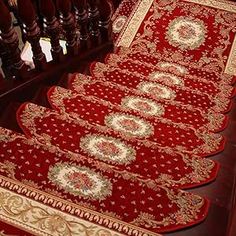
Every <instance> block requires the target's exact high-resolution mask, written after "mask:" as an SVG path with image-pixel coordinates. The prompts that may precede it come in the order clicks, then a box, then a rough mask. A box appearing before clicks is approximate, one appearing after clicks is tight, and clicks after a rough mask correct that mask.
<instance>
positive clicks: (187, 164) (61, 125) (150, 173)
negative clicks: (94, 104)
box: [17, 97, 218, 188]
mask: <svg viewBox="0 0 236 236" xmlns="http://www.w3.org/2000/svg"><path fill="white" fill-rule="evenodd" d="M77 98H78V97H77ZM65 100H66V99H65ZM54 106H55V105H54ZM89 106H90V105H88V107H89ZM90 107H91V106H90ZM85 113H87V112H86V111H85ZM70 114H71V113H70ZM74 117H75V116H74ZM17 119H18V121H19V124H20V126H21V127H22V129H23V130H24V132H25V133H26V134H27V135H28V136H30V137H34V138H37V139H38V140H39V141H41V142H43V143H46V144H47V145H48V144H50V145H53V146H56V147H58V148H59V149H60V150H61V151H64V152H66V153H67V152H69V153H73V154H83V155H87V156H89V157H90V158H91V159H97V160H99V161H103V162H106V163H108V164H110V166H114V168H115V167H117V173H124V174H125V173H127V174H129V175H131V173H132V176H133V178H137V179H140V181H141V180H142V179H144V178H145V179H147V180H148V181H149V182H150V183H151V182H156V183H158V184H162V185H163V186H168V187H170V186H172V187H183V188H186V187H193V186H196V185H199V184H203V183H205V182H209V181H211V180H213V179H214V178H215V177H216V174H217V169H218V165H217V164H216V163H215V162H213V161H211V160H208V159H202V158H200V157H197V156H196V155H189V154H187V153H183V152H181V151H177V150H175V149H174V148H171V147H165V146H161V145H158V144H155V147H154V145H152V144H150V142H148V141H146V140H144V141H138V140H137V139H135V138H132V137H129V136H126V137H125V138H123V139H121V138H120V137H119V135H116V134H115V133H114V132H112V131H109V129H106V128H105V127H102V126H101V125H98V124H97V125H92V124H89V123H88V122H86V121H85V120H86V119H85V120H81V119H80V118H79V116H76V119H73V118H71V116H70V115H68V113H62V114H59V113H58V112H55V111H53V110H50V109H47V108H44V107H40V106H37V105H35V104H32V103H29V104H23V105H22V106H21V107H20V108H19V110H18V113H17ZM63 130H64V131H63ZM121 137H124V136H122V135H121ZM157 163H158V164H157ZM104 168H105V165H104ZM173 170H174V171H173Z"/></svg>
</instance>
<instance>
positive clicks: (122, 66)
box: [0, 0, 236, 236]
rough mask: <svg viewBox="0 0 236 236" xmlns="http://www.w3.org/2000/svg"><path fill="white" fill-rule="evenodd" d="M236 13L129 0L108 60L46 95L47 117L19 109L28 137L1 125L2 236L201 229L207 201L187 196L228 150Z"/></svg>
mask: <svg viewBox="0 0 236 236" xmlns="http://www.w3.org/2000/svg"><path fill="white" fill-rule="evenodd" d="M234 12H236V4H234V3H232V2H229V1H223V0H221V1H215V0H211V1H200V0H168V1H167V0H132V1H129V0H124V1H123V3H122V4H121V6H120V8H119V9H118V10H117V12H116V14H115V15H114V17H113V18H114V23H113V30H114V39H115V40H116V46H117V48H116V50H115V52H114V53H113V54H109V55H108V56H107V57H106V60H105V63H100V62H99V63H98V62H94V63H92V64H91V67H90V72H91V76H86V75H82V74H79V73H75V74H72V75H70V77H69V79H68V88H69V89H70V90H68V89H65V88H62V87H58V86H54V87H52V88H50V89H49V91H48V94H47V95H48V101H49V103H50V105H51V107H52V109H50V108H46V107H42V106H39V105H36V104H33V103H24V104H22V105H21V106H20V108H19V110H18V112H17V120H18V123H19V125H20V127H21V128H22V130H23V132H24V133H25V136H24V135H22V134H18V133H15V132H13V131H10V130H6V129H4V128H0V147H1V148H0V157H1V161H0V232H1V233H4V234H16V235H29V234H37V235H62V234H63V235H72V236H75V235H80V236H84V235H89V236H102V235H106V236H108V235H109V236H122V235H123V236H124V235H130V236H157V235H159V233H163V232H170V231H174V230H178V229H182V228H185V227H189V226H191V225H195V224H197V223H199V222H201V221H203V220H204V219H205V217H206V216H207V212H208V208H209V202H208V200H207V199H205V198H204V197H203V196H198V195H195V194H192V193H189V192H185V191H183V190H181V189H189V188H192V187H197V186H199V185H203V184H206V183H209V182H211V181H213V180H215V178H216V176H217V172H218V169H219V165H218V163H217V162H215V161H213V160H211V159H210V157H208V156H210V155H213V154H215V153H218V152H220V151H222V150H223V149H224V144H225V139H224V137H223V136H222V135H221V134H218V133H217V132H219V131H222V130H223V129H225V127H226V126H227V123H228V118H227V115H226V114H225V113H226V112H228V111H229V110H230V109H231V106H232V101H231V100H232V98H233V96H234V95H235V89H234V87H233V84H234V82H235V75H236V66H235V63H234V61H235V55H234V54H235V53H234V52H235V50H236V39H235V38H234V36H235V32H234V30H235V27H236V14H235V13H234ZM213 158H214V157H213ZM2 226H3V227H4V229H3V231H1V230H2V228H1V227H2Z"/></svg>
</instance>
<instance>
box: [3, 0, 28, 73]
mask: <svg viewBox="0 0 236 236" xmlns="http://www.w3.org/2000/svg"><path fill="white" fill-rule="evenodd" d="M0 12H1V15H0V30H1V34H0V36H1V57H2V60H3V70H4V73H5V74H9V71H7V70H8V69H9V70H10V72H11V74H12V75H13V76H14V75H16V76H17V77H23V76H24V74H25V72H26V71H27V66H26V65H25V64H24V62H23V61H22V60H21V57H20V50H19V39H18V35H17V33H16V31H15V29H14V28H13V27H12V19H11V15H10V12H9V10H8V8H7V7H6V6H5V4H4V3H3V1H2V0H0Z"/></svg>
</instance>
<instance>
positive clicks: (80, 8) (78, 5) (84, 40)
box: [73, 0, 90, 50]
mask: <svg viewBox="0 0 236 236" xmlns="http://www.w3.org/2000/svg"><path fill="white" fill-rule="evenodd" d="M73 3H74V6H75V14H76V16H77V21H78V25H79V28H80V37H79V39H80V47H81V49H82V50H84V49H88V48H89V47H90V42H89V34H88V9H87V1H86V0H73Z"/></svg>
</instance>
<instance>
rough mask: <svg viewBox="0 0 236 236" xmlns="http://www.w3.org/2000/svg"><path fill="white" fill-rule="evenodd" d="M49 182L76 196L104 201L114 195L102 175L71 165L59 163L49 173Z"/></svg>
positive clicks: (110, 185) (107, 181) (109, 184)
mask: <svg viewBox="0 0 236 236" xmlns="http://www.w3.org/2000/svg"><path fill="white" fill-rule="evenodd" d="M48 178H49V180H50V181H51V182H52V183H53V184H55V185H57V186H58V187H59V188H61V189H64V190H65V191H66V192H68V193H70V194H73V195H74V196H80V197H83V198H85V199H90V200H104V199H105V198H106V197H108V196H109V195H111V193H112V184H111V183H110V181H109V180H107V179H106V178H105V177H103V176H102V175H101V174H98V173H96V172H94V171H93V170H91V169H89V168H87V167H82V166H79V165H75V164H71V163H63V164H62V163H57V164H56V165H54V166H52V167H51V168H50V169H49V172H48Z"/></svg>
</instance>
